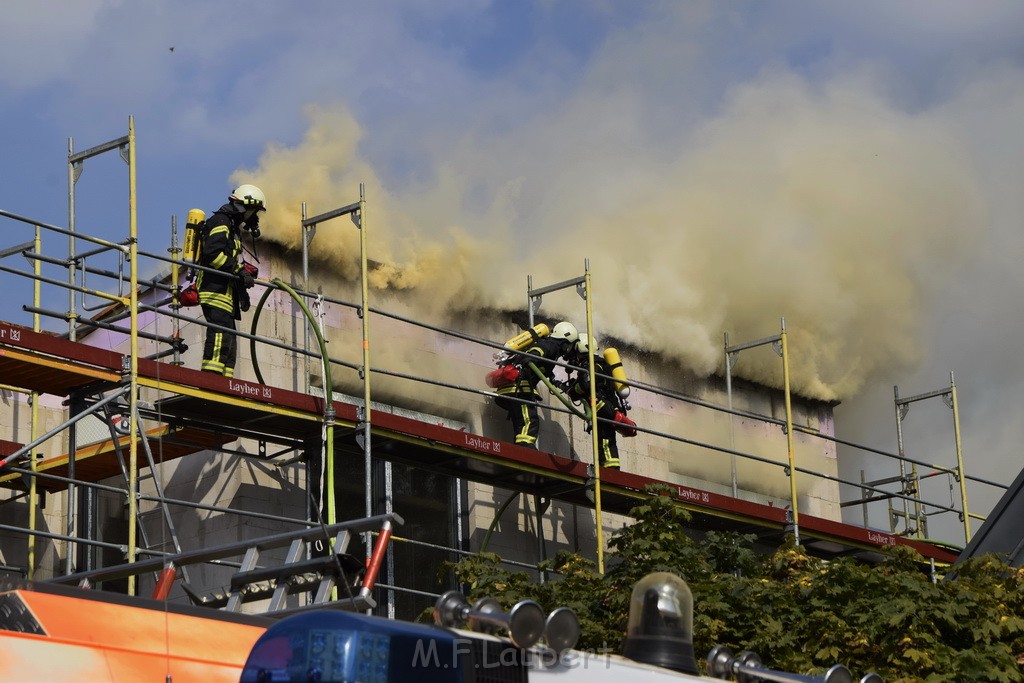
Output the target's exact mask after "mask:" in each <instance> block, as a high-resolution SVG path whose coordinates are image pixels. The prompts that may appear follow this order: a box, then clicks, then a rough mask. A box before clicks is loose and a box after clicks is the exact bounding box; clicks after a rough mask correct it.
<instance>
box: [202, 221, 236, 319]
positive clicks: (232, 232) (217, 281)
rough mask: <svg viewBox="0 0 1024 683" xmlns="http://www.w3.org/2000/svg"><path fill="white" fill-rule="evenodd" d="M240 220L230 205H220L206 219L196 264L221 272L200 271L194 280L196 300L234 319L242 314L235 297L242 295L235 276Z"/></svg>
mask: <svg viewBox="0 0 1024 683" xmlns="http://www.w3.org/2000/svg"><path fill="white" fill-rule="evenodd" d="M243 220H244V213H243V212H241V211H239V210H238V209H237V208H236V207H234V206H232V205H231V204H225V205H224V206H222V207H220V208H219V209H217V211H216V212H215V213H214V214H213V215H212V216H210V218H209V219H207V221H206V227H205V229H204V231H203V233H204V236H203V244H202V249H201V251H200V255H199V265H201V266H206V267H207V268H216V269H217V270H219V271H222V272H223V275H221V274H220V273H212V272H209V271H205V270H201V271H199V277H198V278H197V279H196V288H197V289H198V290H199V303H200V304H202V305H204V306H213V307H214V308H219V309H221V310H224V311H227V312H228V313H230V314H231V315H233V316H234V318H235V320H239V319H241V317H242V314H241V308H240V306H239V298H240V294H245V292H244V290H242V291H241V292H240V291H239V290H240V289H241V281H240V280H239V277H238V274H239V272H240V271H241V268H242V261H241V254H242V241H241V239H240V238H239V230H240V228H241V225H242V221H243Z"/></svg>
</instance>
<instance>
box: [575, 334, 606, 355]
mask: <svg viewBox="0 0 1024 683" xmlns="http://www.w3.org/2000/svg"><path fill="white" fill-rule="evenodd" d="M590 340H591V337H590V336H589V335H586V334H581V335H580V338H579V341H577V342H576V352H577V353H579V354H580V355H581V356H586V355H587V353H588V352H589V350H590V347H591V341H590ZM593 347H594V355H595V356H600V355H601V345H600V344H598V343H597V340H594V342H593Z"/></svg>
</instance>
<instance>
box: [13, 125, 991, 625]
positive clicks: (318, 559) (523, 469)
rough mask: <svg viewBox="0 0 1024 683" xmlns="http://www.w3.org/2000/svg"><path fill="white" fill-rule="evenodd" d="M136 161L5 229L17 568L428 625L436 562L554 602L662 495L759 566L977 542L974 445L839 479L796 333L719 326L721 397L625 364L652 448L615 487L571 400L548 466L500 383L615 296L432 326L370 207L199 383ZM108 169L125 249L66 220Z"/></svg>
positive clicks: (270, 247)
mask: <svg viewBox="0 0 1024 683" xmlns="http://www.w3.org/2000/svg"><path fill="white" fill-rule="evenodd" d="M134 144H135V138H134V128H133V125H132V124H131V123H129V133H128V135H127V136H125V137H124V138H120V139H118V140H114V141H112V142H109V143H106V144H103V145H100V146H97V147H93V148H90V149H88V150H86V151H84V152H79V153H74V152H70V151H69V155H68V171H69V173H68V177H69V195H70V207H71V210H70V212H69V213H70V216H69V223H68V225H67V226H57V225H49V224H45V223H41V222H39V221H37V220H34V219H33V218H32V217H31V216H20V215H15V214H12V213H10V212H7V211H0V216H2V217H3V222H4V223H5V225H4V229H3V231H2V232H0V234H2V235H3V236H4V237H3V238H2V239H3V242H2V243H0V272H2V275H0V277H2V278H3V279H4V281H9V282H11V283H12V286H10V287H6V288H5V291H8V292H26V293H31V301H25V302H23V304H24V305H23V310H24V317H23V318H22V319H18V320H5V321H0V390H2V392H3V408H2V413H0V460H2V461H3V464H4V466H3V469H2V470H0V485H2V488H0V509H2V510H3V515H2V520H3V521H2V524H0V565H3V567H2V569H3V571H4V572H6V573H9V574H13V575H15V576H23V577H25V578H29V579H35V580H38V581H48V582H53V583H67V584H82V583H88V584H91V585H102V587H103V588H105V589H107V590H115V591H123V592H129V593H132V594H141V595H157V596H160V597H164V598H167V599H169V600H172V601H178V602H182V603H190V604H193V605H201V606H207V607H211V608H224V609H230V610H235V611H242V612H246V611H248V612H261V613H271V614H275V613H280V614H283V613H286V612H288V611H293V610H295V609H297V608H301V607H303V606H306V605H309V604H314V603H319V602H323V601H326V600H332V599H338V596H339V594H340V595H342V596H343V597H344V599H345V600H348V601H349V603H348V606H350V607H352V608H355V609H373V610H375V611H376V612H377V613H378V614H381V615H386V616H396V615H397V616H404V617H410V616H415V615H416V614H418V613H420V612H421V611H422V610H423V609H424V608H425V607H427V606H429V605H431V604H433V602H434V600H435V599H436V597H437V596H438V595H440V594H441V593H443V592H445V591H446V590H448V589H450V588H453V587H454V586H450V585H448V584H449V582H450V581H451V579H450V578H446V577H445V576H443V575H439V573H438V569H439V567H440V566H441V564H442V563H443V562H446V561H449V562H450V561H456V560H458V559H459V558H460V557H462V556H465V555H467V554H472V553H476V552H480V551H482V550H486V551H491V552H495V553H497V554H498V555H500V556H501V557H502V558H503V561H505V562H507V563H510V564H511V565H513V566H515V567H518V568H520V569H522V570H523V571H527V572H532V573H533V574H534V575H535V576H536V577H537V579H538V580H546V578H547V577H546V576H544V575H543V573H541V572H539V571H538V570H537V564H538V562H540V561H542V560H544V559H545V558H548V557H550V556H552V555H553V554H554V553H555V552H556V551H558V550H570V551H577V552H580V553H582V554H583V555H585V556H588V557H591V558H593V559H594V560H595V561H596V562H597V563H598V567H599V568H600V569H602V570H603V568H604V550H605V548H606V544H607V541H608V539H609V537H610V535H611V534H612V533H613V532H614V531H615V530H616V529H619V528H621V527H622V525H624V524H628V523H629V517H628V513H629V510H630V509H631V508H632V507H633V506H634V505H635V504H636V503H637V502H638V501H640V500H642V499H643V497H644V496H645V495H648V494H646V493H645V489H646V488H647V487H648V485H650V484H659V483H660V484H665V485H667V486H668V487H670V490H671V492H672V494H671V495H672V496H673V497H674V499H675V501H676V503H677V504H678V505H680V506H682V507H684V508H686V509H687V510H689V511H690V512H691V513H692V515H693V520H694V527H695V529H696V530H697V533H699V532H700V531H702V530H732V531H739V532H744V533H753V534H755V535H756V536H757V539H758V541H757V542H758V544H759V545H761V546H763V547H766V548H770V547H772V546H774V545H777V544H779V543H780V542H781V541H782V540H783V538H784V537H785V536H786V535H787V534H793V535H794V536H795V537H796V539H797V541H798V542H799V543H800V544H801V545H803V546H805V547H806V548H807V549H808V551H809V552H812V553H815V554H819V555H822V556H829V557H832V556H837V555H856V556H859V557H862V558H864V559H865V561H871V560H873V559H876V558H877V557H878V551H879V549H881V548H884V547H887V546H893V545H908V546H911V547H913V548H914V549H916V550H917V551H919V552H920V553H921V555H922V556H923V558H924V559H925V561H932V562H934V563H938V564H946V563H950V562H952V561H953V560H955V558H956V556H957V552H956V551H955V550H952V549H950V548H949V547H948V546H946V545H944V544H938V543H935V542H931V541H929V540H928V539H927V520H928V518H929V516H932V515H937V514H953V515H959V516H960V518H961V519H962V520H963V526H964V533H965V539H966V540H969V536H970V522H971V518H972V516H971V515H970V514H969V513H968V512H967V510H966V507H967V506H966V504H965V499H966V488H965V486H966V480H967V479H968V478H969V477H968V475H967V474H966V473H965V472H964V471H963V458H962V456H961V454H960V449H959V426H958V422H957V424H956V446H957V450H956V452H957V459H956V462H954V463H952V464H947V465H939V464H934V463H927V462H921V461H915V460H912V459H910V458H906V457H904V454H903V453H902V439H900V452H898V453H883V452H880V451H872V450H871V449H867V451H868V452H869V455H871V456H872V457H877V459H878V461H879V462H880V463H881V465H880V469H886V471H890V472H892V476H891V477H887V478H885V479H881V480H876V481H864V480H863V478H862V479H861V481H848V480H844V479H843V478H842V477H841V476H840V468H839V466H838V452H839V446H840V445H841V443H840V442H839V441H838V440H837V439H836V437H835V429H834V424H833V412H832V411H833V407H834V406H833V405H832V404H830V403H828V402H823V401H818V400H813V399H808V398H806V397H801V396H799V395H797V394H796V393H794V392H792V391H791V390H790V387H789V381H788V378H789V367H790V365H791V364H798V363H799V362H800V359H799V349H791V348H789V344H788V339H787V332H786V327H785V321H784V320H781V321H779V320H766V321H765V325H766V328H769V329H775V330H777V334H774V335H771V336H768V337H766V338H763V339H757V340H738V341H737V340H729V339H728V337H727V336H726V335H725V334H724V331H723V347H722V349H723V361H724V363H723V367H724V372H723V373H721V374H719V375H715V376H712V377H707V378H705V377H700V376H698V375H696V374H694V373H692V372H688V371H687V369H686V368H683V367H680V366H679V365H678V364H677V363H675V362H674V361H672V360H670V359H666V358H662V357H660V356H658V355H657V354H654V353H651V352H649V351H646V350H644V349H638V348H632V347H629V346H627V345H621V344H616V346H617V347H618V350H619V352H620V353H621V356H622V359H623V363H624V367H625V368H626V369H627V371H628V383H629V386H630V388H631V392H630V399H629V400H630V403H631V405H632V410H631V412H630V417H631V418H632V419H633V420H634V421H635V422H636V423H637V425H638V426H637V434H636V436H635V437H632V438H621V437H620V440H619V447H620V453H621V459H622V469H621V471H615V470H608V469H604V468H595V467H594V464H593V463H594V462H595V458H594V453H595V446H594V439H593V437H592V433H591V431H590V430H588V429H587V427H588V424H587V422H586V421H585V420H582V419H580V417H579V416H578V415H577V414H576V413H575V412H574V411H572V410H571V409H570V408H568V407H566V406H563V405H561V404H560V402H558V401H553V400H550V401H548V402H547V403H546V404H544V406H543V407H542V410H541V415H542V419H543V426H542V431H541V435H540V439H539V448H538V449H537V450H533V449H528V448H523V447H520V446H517V445H515V444H514V443H512V442H511V428H510V426H509V425H508V423H507V422H506V420H505V413H504V411H502V410H500V409H498V408H497V407H496V406H495V404H494V398H495V395H494V393H493V391H492V390H491V389H490V388H488V386H487V385H486V384H485V383H484V377H485V375H486V374H487V373H488V372H489V371H491V370H493V369H494V367H495V362H494V358H495V354H498V353H500V352H502V351H503V350H504V349H503V344H504V342H505V340H506V339H508V338H509V337H511V336H513V335H515V334H517V333H519V332H520V331H521V330H522V329H525V328H526V327H528V326H530V325H532V324H534V323H535V322H554V321H553V320H552V319H551V318H550V317H548V316H546V315H545V310H546V309H545V306H544V300H545V299H546V300H548V301H550V300H551V298H553V297H560V298H559V301H560V302H564V301H572V305H574V306H577V307H578V308H577V309H576V310H578V314H577V315H576V316H575V317H574V318H573V319H574V320H575V321H576V322H577V325H578V327H579V328H580V331H581V332H583V331H584V330H586V331H587V332H588V333H589V332H591V327H592V322H591V321H592V320H593V311H594V310H595V309H600V306H601V300H600V298H599V297H594V296H592V295H591V289H590V288H591V273H590V269H589V264H588V263H587V261H586V260H585V255H581V257H580V261H579V266H580V270H579V272H577V273H566V274H565V276H566V279H564V280H563V281H561V282H555V283H534V282H533V281H532V278H530V277H529V274H528V273H524V274H523V281H524V283H525V285H526V286H525V287H524V290H523V299H522V300H523V307H522V309H521V310H519V311H476V312H471V313H466V312H460V314H459V317H458V320H457V321H455V320H442V321H438V320H424V319H422V318H420V317H419V316H417V312H416V310H414V307H413V306H411V305H410V304H409V302H407V301H404V300H403V299H402V296H401V294H400V293H397V294H396V293H388V294H387V295H386V296H385V295H380V294H378V295H375V290H374V289H373V287H372V286H371V285H370V282H371V280H372V275H373V271H374V269H375V268H378V267H379V265H378V264H375V263H374V262H373V260H372V254H368V253H367V251H368V249H367V244H368V243H370V244H372V239H373V237H372V236H373V229H374V226H373V215H374V214H373V210H372V206H373V205H372V197H367V196H366V195H365V193H364V192H363V191H360V192H359V195H358V196H353V197H351V198H350V201H349V202H348V203H343V204H342V205H340V206H339V207H338V208H335V209H331V210H328V211H324V212H320V213H317V214H315V215H307V213H306V209H305V207H303V218H302V221H301V223H300V224H297V225H295V226H294V229H295V231H296V232H297V234H300V235H301V238H302V239H301V240H300V241H301V244H302V250H301V252H299V251H296V250H289V249H285V248H284V247H282V246H280V245H275V244H274V243H270V242H268V243H266V244H261V245H260V264H259V266H260V278H259V280H258V282H257V286H256V288H255V289H253V290H252V292H253V297H252V299H253V306H252V309H251V310H250V311H249V312H248V313H247V314H246V315H245V316H244V317H243V321H242V324H241V328H242V331H241V332H240V333H239V349H240V357H239V362H238V365H237V370H236V376H235V377H234V378H232V379H228V378H224V377H221V376H218V375H213V374H209V373H202V372H200V371H199V370H198V367H199V361H200V356H201V348H202V339H203V336H204V334H205V329H204V325H205V322H204V321H203V319H202V315H201V314H199V312H198V311H199V309H198V308H186V307H182V306H181V305H180V303H179V299H178V296H179V294H180V292H181V289H182V286H183V285H184V284H185V283H186V279H185V278H186V270H187V269H189V268H194V267H195V266H194V265H193V264H190V263H188V262H186V261H185V260H184V259H183V251H182V248H181V246H182V244H183V241H184V226H180V225H179V224H178V223H177V220H176V219H172V220H170V221H169V224H168V225H167V226H166V233H167V236H168V239H167V245H168V248H167V249H165V250H162V251H161V252H159V253H148V252H146V251H144V250H142V249H140V248H139V246H138V240H137V225H136V216H135V186H134V184H135V150H134ZM69 148H70V145H69ZM113 152H119V153H120V154H121V155H122V157H124V159H125V161H126V163H127V167H128V173H127V176H128V191H129V197H130V201H129V216H128V219H127V221H126V222H127V229H126V230H125V234H124V238H123V239H122V240H120V241H108V240H104V239H99V238H96V237H93V236H90V235H89V231H88V230H87V229H79V228H78V227H77V226H75V224H74V201H75V199H74V184H75V180H76V178H77V173H80V172H81V169H82V167H83V164H85V163H86V162H87V161H88V159H90V158H91V157H93V156H96V155H99V154H103V153H113ZM328 221H345V222H346V223H347V225H348V226H349V227H350V228H351V230H353V231H357V232H358V236H359V242H360V245H361V249H360V251H361V254H360V257H361V258H360V261H361V268H360V273H359V277H358V278H357V279H356V280H349V281H341V280H340V279H339V277H338V275H337V273H335V272H333V271H332V270H331V268H330V266H329V265H327V264H325V263H322V262H318V261H317V260H316V259H315V258H311V256H310V245H312V244H314V243H315V241H316V239H317V235H316V232H317V227H318V226H320V225H323V224H325V223H327V222H328ZM153 230H155V228H154V227H153V226H149V227H147V231H149V232H150V233H152V231H153ZM325 283H330V285H331V286H325ZM343 297H349V300H346V299H345V298H343ZM53 302H60V303H59V305H58V307H57V308H55V306H54V303H53ZM19 303H22V302H19ZM65 304H66V308H65V307H64V305H65ZM58 308H59V310H58ZM560 308H562V309H563V310H564V308H566V306H565V305H562V306H560ZM593 334H594V335H595V336H597V337H598V338H601V339H603V340H604V342H605V343H606V344H612V343H614V341H615V340H612V339H607V338H606V337H604V335H602V332H601V330H594V331H593ZM751 353H763V354H775V355H774V359H775V362H778V364H779V367H780V369H781V376H782V377H783V378H784V381H783V383H782V386H781V387H768V386H764V385H761V384H758V383H755V382H752V381H750V380H749V379H745V378H743V377H741V376H735V377H734V376H733V368H734V367H735V365H734V364H735V362H736V359H737V357H739V356H740V355H741V354H751ZM931 396H941V397H945V398H947V399H949V400H950V402H951V406H952V408H953V412H954V418H955V416H956V415H957V407H956V387H955V384H954V383H953V382H952V381H951V383H950V386H949V387H947V388H944V389H943V390H941V391H939V392H934V393H933V394H928V395H922V396H913V397H910V398H900V397H899V396H898V395H897V397H896V401H897V411H898V410H899V407H900V405H907V404H909V402H913V401H916V400H921V399H923V398H929V397H931ZM898 426H899V425H898V420H897V428H898ZM846 445H849V446H851V447H852V445H850V444H846ZM926 477H946V478H949V480H950V481H951V482H955V483H956V487H957V493H958V494H959V495H958V496H957V499H955V500H954V501H953V502H952V503H951V502H950V501H945V502H942V501H928V500H924V499H923V498H922V496H921V493H920V490H921V488H920V486H919V483H920V481H921V479H923V478H926ZM979 481H980V480H979ZM983 483H985V484H993V483H992V482H983ZM993 485H994V484H993ZM851 492H853V493H852V494H851ZM868 506H881V507H882V508H884V509H886V511H887V512H886V515H887V518H888V519H889V520H890V524H889V526H888V527H887V528H884V529H876V528H869V527H868V526H867V519H868V517H867V513H866V512H865V515H864V520H865V523H864V524H863V525H858V524H850V523H846V522H844V521H843V510H844V508H862V509H865V510H866V509H867V508H868ZM332 544H333V546H334V551H335V553H334V554H332V553H330V552H329V550H328V547H329V546H331V545H332ZM325 555H326V556H329V559H330V562H328V561H326V560H325V559H324V557H325ZM337 557H342V558H344V560H345V561H344V562H338V561H337V559H336V558H337ZM339 589H343V590H339Z"/></svg>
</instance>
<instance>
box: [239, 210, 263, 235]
mask: <svg viewBox="0 0 1024 683" xmlns="http://www.w3.org/2000/svg"><path fill="white" fill-rule="evenodd" d="M260 210H261V209H260V207H257V206H250V207H247V208H246V210H245V222H244V223H243V227H244V228H245V229H246V230H248V231H249V232H251V233H252V236H253V237H259V236H260Z"/></svg>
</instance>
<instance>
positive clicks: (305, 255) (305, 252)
mask: <svg viewBox="0 0 1024 683" xmlns="http://www.w3.org/2000/svg"><path fill="white" fill-rule="evenodd" d="M301 228H302V290H303V291H305V292H308V291H309V243H310V242H311V241H312V240H313V234H314V233H315V232H316V225H315V224H314V225H307V224H306V202H302V225H301ZM302 351H303V354H302V375H303V378H304V379H303V381H302V392H303V393H306V394H308V393H309V328H308V327H306V326H305V325H303V326H302ZM332 396H333V393H332Z"/></svg>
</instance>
